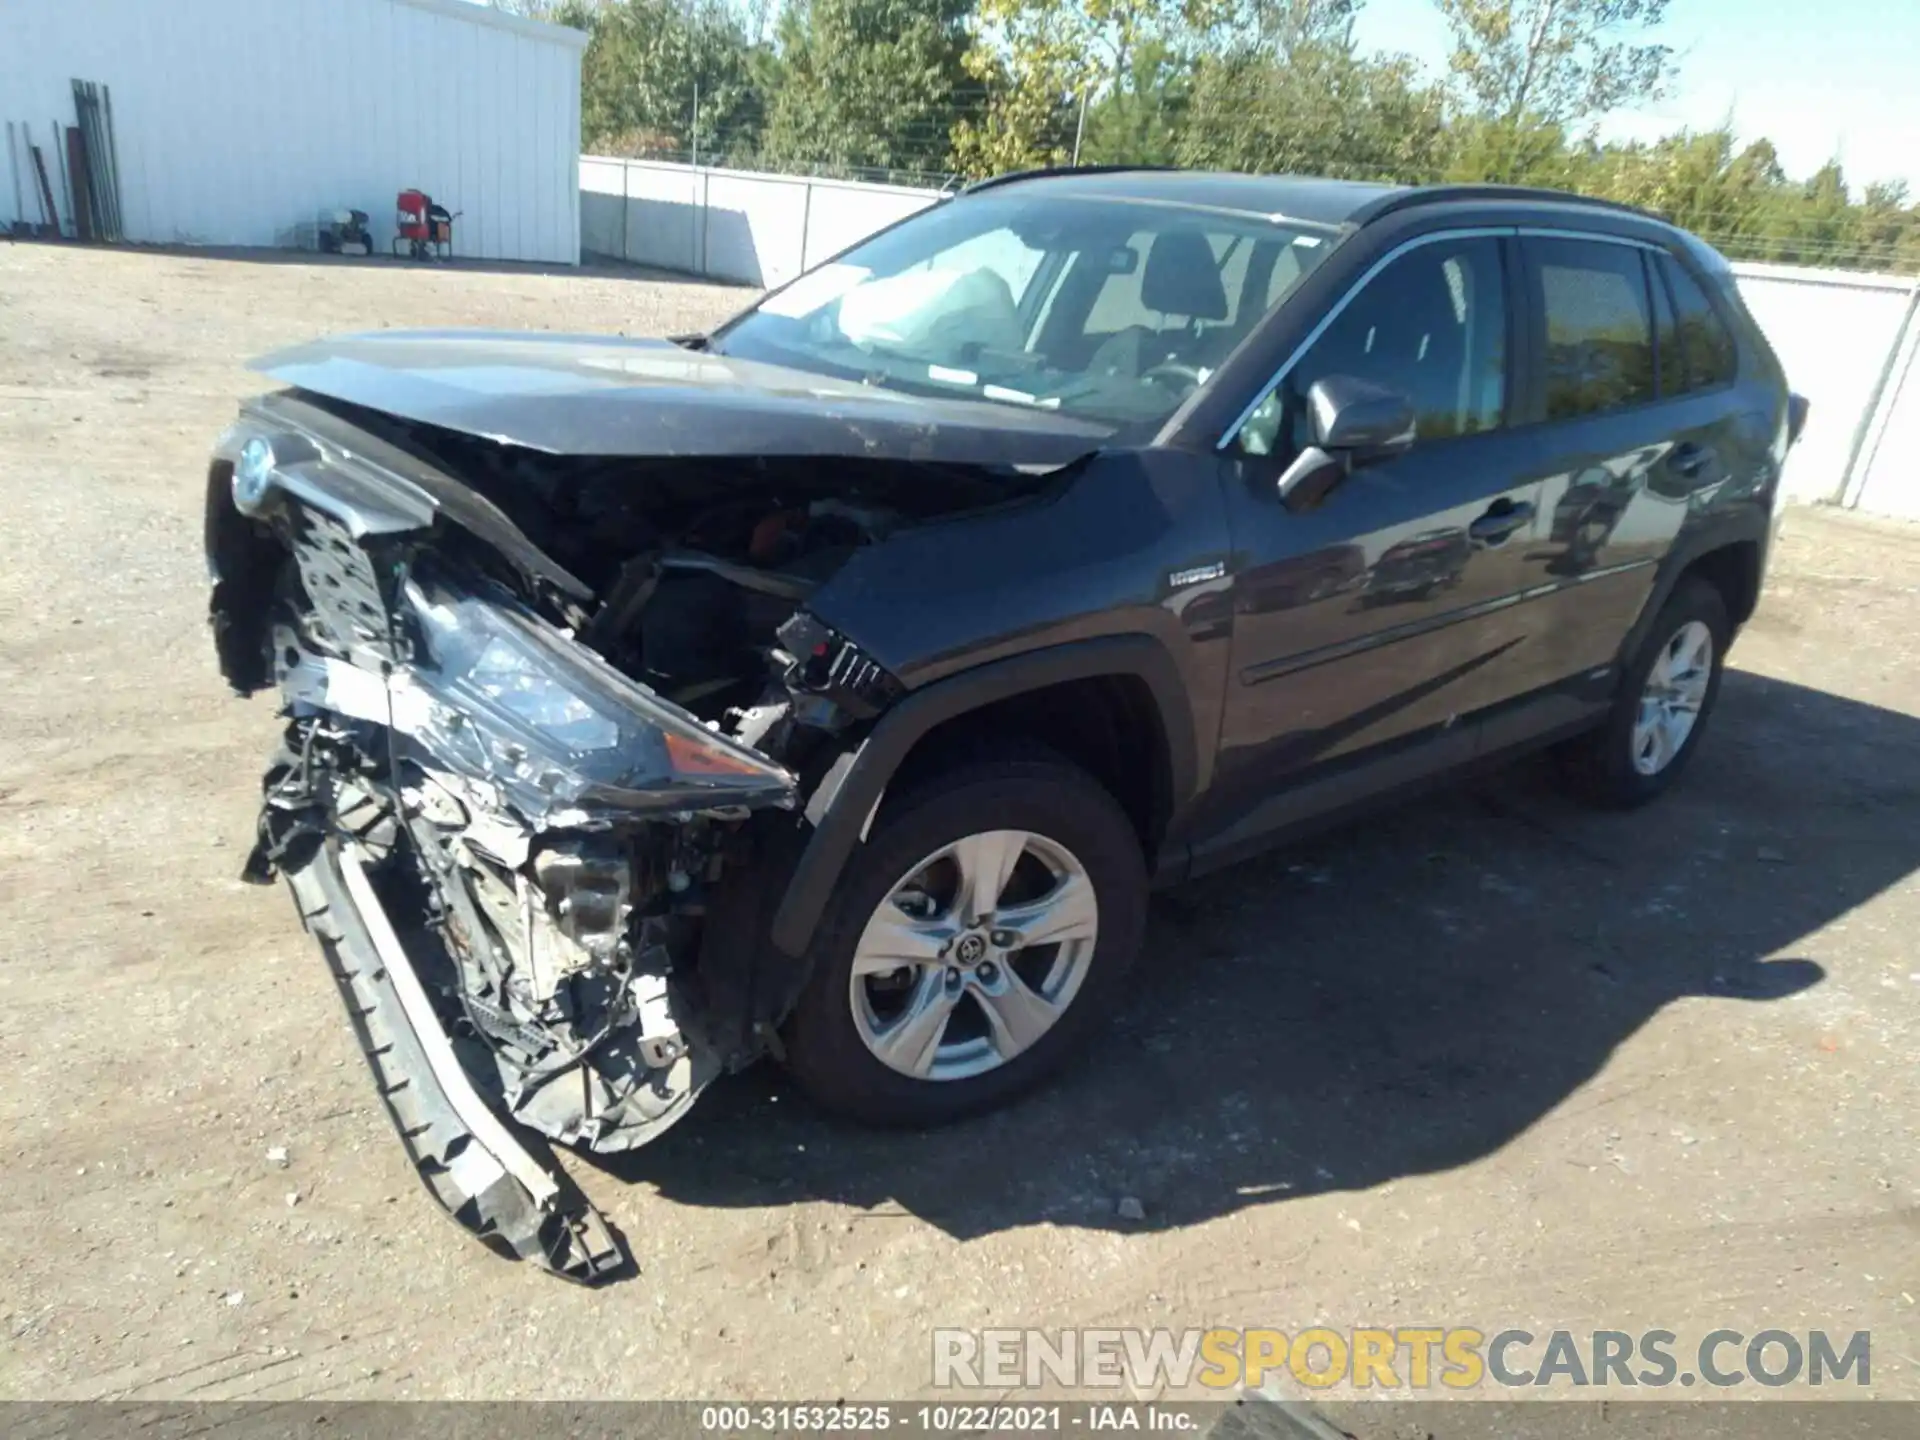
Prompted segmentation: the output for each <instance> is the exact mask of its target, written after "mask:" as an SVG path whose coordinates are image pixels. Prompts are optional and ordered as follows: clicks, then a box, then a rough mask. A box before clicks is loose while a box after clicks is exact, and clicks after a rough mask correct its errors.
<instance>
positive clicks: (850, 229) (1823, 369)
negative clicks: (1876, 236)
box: [580, 156, 1920, 520]
mask: <svg viewBox="0 0 1920 1440" xmlns="http://www.w3.org/2000/svg"><path fill="white" fill-rule="evenodd" d="M938 198H939V192H937V191H933V190H914V189H908V188H906V187H903V186H897V185H869V184H863V183H860V182H857V181H850V180H821V179H814V178H811V177H807V176H799V175H766V174H757V173H753V172H749V171H741V170H718V169H713V168H710V167H706V166H695V165H676V164H671V163H668V162H665V161H655V160H615V159H602V158H597V157H594V156H584V157H582V159H581V161H580V238H581V249H582V250H583V251H584V252H585V253H586V254H587V255H588V256H590V257H592V256H603V257H607V258H611V259H624V260H628V261H632V262H634V263H636V264H641V265H654V266H658V267H660V268H662V269H666V270H680V271H685V272H687V273H688V274H693V275H703V276H707V277H709V278H711V279H715V280H729V281H734V282H737V283H739V284H743V285H756V286H762V287H772V286H775V285H784V284H785V283H786V282H787V281H789V280H791V279H792V278H793V277H794V276H796V275H798V274H799V273H800V272H801V271H803V270H805V269H808V268H810V267H811V266H814V265H817V264H819V263H820V262H821V261H822V260H824V259H826V258H827V257H828V256H829V255H833V254H835V253H836V252H838V251H840V250H842V249H844V248H846V247H847V246H848V245H851V244H853V243H854V242H855V241H856V240H859V239H861V238H862V237H863V236H866V235H870V234H872V233H873V232H874V231H875V230H879V229H881V228H882V227H884V226H887V225H891V224H892V223H893V222H894V221H896V220H899V219H901V218H903V217H905V216H907V215H911V214H912V213H913V212H914V211H916V210H921V209H924V208H926V207H927V206H928V205H931V204H932V203H933V202H934V201H935V200H937V199H938ZM1734 272H1735V274H1736V275H1737V276H1738V277H1739V282H1740V291H1741V294H1742V295H1744V296H1745V297H1746V301H1747V304H1748V306H1749V307H1750V308H1751V309H1752V310H1753V313H1754V316H1755V318H1756V319H1758V320H1759V322H1760V325H1761V328H1763V329H1764V330H1765V331H1766V332H1767V337H1768V339H1769V340H1770V341H1772V343H1773V347H1774V349H1775V350H1777V351H1778V352H1779V355H1780V359H1781V363H1782V364H1784V365H1785V366H1786V370H1787V378H1788V381H1789V382H1790V383H1791V384H1792V386H1793V388H1794V389H1796V390H1798V391H1799V392H1800V393H1801V394H1803V395H1805V396H1806V397H1807V398H1808V399H1809V400H1811V401H1812V402H1813V410H1812V414H1811V417H1810V418H1809V420H1808V422H1807V429H1806V433H1805V434H1804V435H1803V436H1802V437H1801V441H1800V444H1799V445H1798V446H1797V447H1796V448H1795V450H1794V453H1793V457H1792V459H1791V460H1790V461H1789V462H1788V465H1787V477H1786V483H1787V493H1788V494H1789V496H1791V497H1792V498H1793V499H1795V500H1801V501H1821V502H1828V503H1833V504H1840V505H1848V506H1858V507H1859V508H1861V509H1863V510H1871V511H1874V512H1877V513H1879V514H1883V515H1899V516H1905V517H1908V518H1911V519H1916V520H1920V363H1916V359H1915V352H1916V349H1920V321H1916V316H1915V312H1916V302H1920V282H1916V281H1914V280H1910V279H1897V278H1893V277H1890V276H1885V275H1868V274H1859V273H1854V272H1851V271H1845V270H1806V269H1798V268H1795V267H1791V266H1785V265H1747V264H1741V265H1736V266H1734Z"/></svg>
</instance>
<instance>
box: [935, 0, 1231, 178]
mask: <svg viewBox="0 0 1920 1440" xmlns="http://www.w3.org/2000/svg"><path fill="white" fill-rule="evenodd" d="M1208 3H1209V0H1192V6H1191V8H1188V7H1187V6H1184V5H1183V4H1182V3H1181V0H979V8H978V10H977V11H976V13H975V16H974V23H973V44H972V46H971V48H969V50H968V51H967V56H966V67H967V72H968V74H969V75H970V76H971V77H972V79H973V80H974V81H975V82H976V83H977V84H979V85H981V86H983V87H984V89H985V93H986V104H985V106H984V108H983V110H982V111H981V112H980V113H979V114H978V115H977V116H968V117H965V118H963V119H962V120H961V121H960V122H959V123H958V124H957V125H955V126H954V132H953V157H954V164H955V167H956V168H958V169H960V170H962V171H964V172H966V173H968V174H971V175H994V174H999V173H1000V172H1002V171H1006V170H1022V169H1028V168H1031V167H1033V166H1037V165H1060V164H1065V163H1066V162H1067V161H1068V160H1069V159H1071V158H1072V155H1073V144H1074V136H1075V132H1076V130H1077V129H1078V128H1079V120H1080V116H1081V114H1082V113H1083V111H1089V110H1091V108H1092V106H1093V104H1094V102H1095V101H1096V100H1097V99H1099V98H1100V97H1101V95H1102V94H1107V95H1111V94H1114V93H1117V92H1121V91H1124V90H1125V89H1126V87H1127V86H1128V84H1129V82H1130V79H1131V78H1132V76H1133V75H1134V73H1135V61H1136V59H1137V58H1138V57H1139V56H1140V55H1141V54H1142V51H1143V47H1150V46H1153V45H1156V44H1158V45H1160V46H1162V47H1164V49H1165V54H1164V56H1163V58H1171V57H1172V56H1173V55H1174V54H1176V53H1179V51H1180V50H1181V47H1184V46H1185V45H1186V44H1188V43H1190V40H1191V37H1192V35H1193V34H1194V33H1195V31H1196V29H1197V28H1198V27H1199V25H1200V24H1201V23H1203V22H1202V21H1201V20H1200V19H1199V17H1200V16H1201V14H1202V13H1203V9H1204V7H1205V6H1206V5H1207V4H1208Z"/></svg>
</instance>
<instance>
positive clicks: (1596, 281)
mask: <svg viewBox="0 0 1920 1440" xmlns="http://www.w3.org/2000/svg"><path fill="white" fill-rule="evenodd" d="M1527 243H1528V246H1529V249H1530V252H1531V253H1532V255H1533V256H1534V273H1535V275H1536V276H1537V277H1538V279H1537V283H1538V285H1539V300H1540V311H1541V315H1542V317H1543V318H1544V321H1545V328H1546V344H1547V348H1546V409H1547V419H1549V420H1575V419H1578V418H1579V417H1581V416H1583V415H1598V414H1602V413H1604V412H1605V411H1608V410H1619V409H1624V408H1626V407H1627V406H1630V405H1641V404H1645V403H1646V402H1648V401H1650V400H1652V399H1653V398H1654V383H1653V314H1652V309H1651V306H1650V303H1649V299H1648V292H1647V275H1646V267H1645V265H1644V264H1643V263H1642V261H1641V258H1640V255H1641V252H1640V251H1639V250H1638V249H1635V248H1633V247H1631V246H1627V245H1610V244H1607V243H1605V242H1603V241H1597V240H1596V241H1587V240H1545V239H1542V240H1530V241H1528V242H1527Z"/></svg>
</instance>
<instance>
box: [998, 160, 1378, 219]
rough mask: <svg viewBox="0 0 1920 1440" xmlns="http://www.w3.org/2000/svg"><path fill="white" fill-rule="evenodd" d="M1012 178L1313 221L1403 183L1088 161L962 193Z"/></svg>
mask: <svg viewBox="0 0 1920 1440" xmlns="http://www.w3.org/2000/svg"><path fill="white" fill-rule="evenodd" d="M1016 184H1017V185H1020V186H1021V187H1022V188H1026V187H1028V186H1032V187H1034V188H1036V189H1039V188H1044V189H1045V191H1046V192H1047V193H1048V194H1049V195H1058V196H1062V197H1080V198H1085V199H1101V200H1131V201H1139V202H1145V203H1150V204H1162V205H1192V206H1197V207H1202V208H1205V209H1210V210H1235V211H1240V212H1242V213H1243V214H1248V215H1262V216H1275V217H1284V218H1286V219H1290V220H1305V221H1307V222H1309V223H1311V224H1316V225H1344V224H1347V223H1348V222H1349V221H1351V220H1352V219H1353V218H1354V217H1355V216H1356V215H1357V214H1359V213H1360V212H1362V211H1364V210H1366V209H1367V208H1368V207H1369V206H1370V205H1372V204H1373V203H1375V202H1377V201H1380V200H1383V199H1386V198H1387V197H1389V196H1392V195H1395V194H1398V193H1400V192H1401V191H1402V190H1404V188H1405V187H1404V186H1397V185H1373V184H1368V183H1366V182H1364V181H1360V180H1322V179H1317V178H1314V177H1311V176H1304V175H1235V174H1229V173H1225V172H1219V171H1198V170H1156V169H1150V168H1139V169H1135V168H1130V167H1120V166H1114V167H1102V166H1088V167H1085V168H1082V169H1061V170H1023V171H1016V172H1014V173H1013V174H1009V175H996V176H994V177H993V178H992V179H990V180H981V181H977V182H975V183H974V184H972V185H969V186H968V187H967V188H966V189H965V190H964V191H962V192H961V193H962V194H967V195H972V194H977V193H979V192H980V191H982V190H992V189H998V188H1000V187H1001V186H1011V185H1016Z"/></svg>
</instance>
